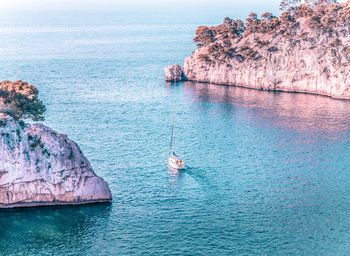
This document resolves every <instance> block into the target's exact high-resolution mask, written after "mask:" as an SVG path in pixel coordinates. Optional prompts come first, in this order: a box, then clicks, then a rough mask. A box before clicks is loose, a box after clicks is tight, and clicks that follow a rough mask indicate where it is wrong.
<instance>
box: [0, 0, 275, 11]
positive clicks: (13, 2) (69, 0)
mask: <svg viewBox="0 0 350 256" xmlns="http://www.w3.org/2000/svg"><path fill="white" fill-rule="evenodd" d="M242 2H243V3H242ZM279 2H280V0H266V1H261V0H260V1H259V0H244V1H242V0H0V10H31V9H36V10H38V9H41V10H54V9H56V10H57V9H59V10H70V9H109V8H113V9H114V8H125V7H128V8H132V7H135V8H137V7H140V6H145V7H147V6H148V7H149V6H162V7H166V6H176V7H178V8H180V7H181V6H184V7H186V6H198V7H200V6H203V5H204V6H214V5H230V6H234V5H237V6H242V5H254V4H259V5H262V4H265V5H267V6H278V5H279Z"/></svg>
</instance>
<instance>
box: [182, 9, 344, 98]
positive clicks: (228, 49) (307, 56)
mask: <svg viewBox="0 0 350 256" xmlns="http://www.w3.org/2000/svg"><path fill="white" fill-rule="evenodd" d="M302 8H304V9H305V8H306V7H305V6H304V7H302ZM307 8H309V7H307ZM307 8H306V10H307V11H308V12H310V13H311V14H307V15H304V16H305V17H303V16H302V17H300V16H301V15H299V16H296V17H290V16H288V15H289V14H288V13H284V14H283V15H282V16H281V18H280V19H278V18H273V19H272V20H271V21H274V24H273V27H272V25H271V27H272V28H270V27H267V28H265V27H266V26H267V25H264V24H269V23H263V21H264V20H261V21H260V20H256V18H255V20H254V22H255V23H254V24H259V26H260V27H259V29H257V28H255V27H254V26H253V25H250V27H249V30H248V25H246V32H244V34H243V32H242V31H243V30H242V31H239V30H237V29H236V27H237V26H236V27H235V26H234V25H235V24H237V22H236V21H233V20H230V19H229V18H226V19H225V21H224V24H222V25H219V26H217V27H211V28H207V27H200V28H199V29H198V30H197V32H198V33H197V37H196V38H195V41H196V40H197V41H201V40H202V42H200V43H199V44H198V48H197V49H196V50H195V51H194V53H193V54H192V55H191V56H189V57H187V58H186V59H185V62H184V65H183V73H184V76H185V77H186V78H187V79H188V80H192V81H196V82H207V83H216V84H225V85H238V86H243V87H249V88H254V89H259V90H277V91H290V92H307V93H314V94H321V95H327V96H330V97H334V98H342V99H350V41H349V38H350V23H349V21H347V22H346V21H342V22H338V21H337V20H336V19H337V18H336V17H338V19H340V18H339V17H344V16H346V15H348V14H349V15H350V5H349V4H348V5H346V4H342V5H338V4H333V5H330V6H329V7H327V8H326V7H325V8H324V9H322V8H320V9H319V10H317V11H316V10H312V9H311V8H309V9H307ZM332 8H333V9H332ZM304 9H300V13H301V11H302V10H304ZM325 10H326V11H325ZM322 12H325V13H326V14H324V16H322ZM320 13H321V14H320ZM317 15H318V16H317ZM327 15H328V16H327ZM332 15H333V16H332ZM337 15H338V16H337ZM253 16H254V15H252V16H251V17H253ZM286 17H287V18H288V19H287V18H286ZM319 17H321V18H319ZM330 17H335V18H333V19H331V18H330ZM327 19H328V20H327ZM327 22H328V23H327ZM232 24H233V25H232ZM329 24H333V25H329ZM235 29H236V30H235ZM254 29H255V32H254ZM222 31H224V32H222ZM232 31H234V33H236V34H234V35H232V33H233V32H232ZM252 31H253V32H252ZM198 38H199V39H198ZM203 38H204V39H203Z"/></svg>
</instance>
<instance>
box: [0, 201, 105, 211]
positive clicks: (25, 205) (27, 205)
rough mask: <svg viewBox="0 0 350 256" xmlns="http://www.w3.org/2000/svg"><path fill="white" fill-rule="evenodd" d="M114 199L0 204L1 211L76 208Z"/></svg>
mask: <svg viewBox="0 0 350 256" xmlns="http://www.w3.org/2000/svg"><path fill="white" fill-rule="evenodd" d="M110 203H112V199H98V200H95V199H94V200H86V201H77V202H63V201H62V202H58V201H56V202H21V203H14V204H0V211H1V210H2V209H14V208H30V207H45V206H69V205H70V206H74V205H84V204H110Z"/></svg>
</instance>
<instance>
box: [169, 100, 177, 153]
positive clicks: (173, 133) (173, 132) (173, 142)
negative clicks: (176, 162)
mask: <svg viewBox="0 0 350 256" xmlns="http://www.w3.org/2000/svg"><path fill="white" fill-rule="evenodd" d="M175 119H176V107H175V108H174V120H173V129H172V131H171V139H170V151H169V155H171V153H172V152H173V151H174V150H175ZM172 148H174V150H172Z"/></svg>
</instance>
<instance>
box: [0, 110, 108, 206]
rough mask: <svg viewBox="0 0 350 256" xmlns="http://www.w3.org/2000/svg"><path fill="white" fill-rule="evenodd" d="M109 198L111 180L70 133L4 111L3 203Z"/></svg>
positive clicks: (0, 131) (0, 122) (0, 139)
mask: <svg viewBox="0 0 350 256" xmlns="http://www.w3.org/2000/svg"><path fill="white" fill-rule="evenodd" d="M111 199H112V195H111V192H110V189H109V186H108V184H107V182H105V181H104V180H103V179H102V178H100V177H98V176H96V174H95V173H94V171H93V169H92V167H91V165H90V163H89V161H88V160H87V159H86V158H85V157H84V155H83V154H82V152H81V150H80V148H79V146H78V145H77V144H76V143H74V142H73V141H71V140H69V139H68V138H67V135H64V134H59V133H56V132H55V131H53V130H51V129H50V128H48V127H46V126H44V125H42V124H25V123H24V122H23V121H15V120H14V119H13V118H12V117H9V116H8V115H4V114H1V113H0V208H9V207H25V206H39V205H56V204H58V205H60V204H80V203H94V202H109V201H111Z"/></svg>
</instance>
